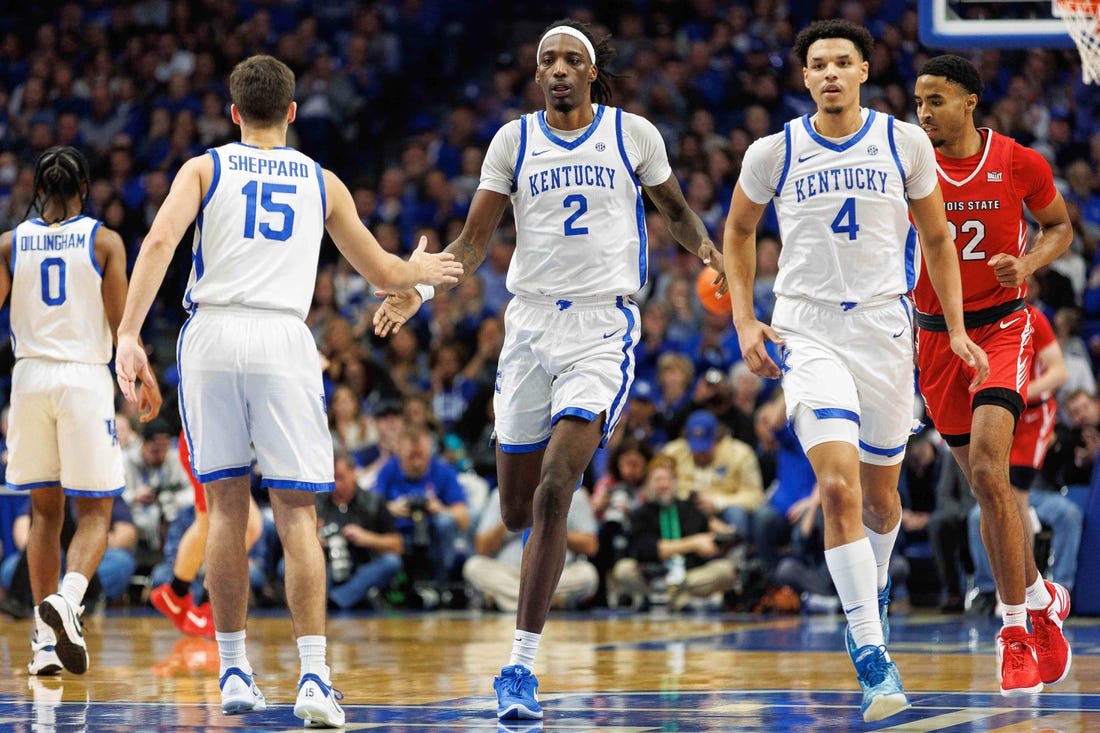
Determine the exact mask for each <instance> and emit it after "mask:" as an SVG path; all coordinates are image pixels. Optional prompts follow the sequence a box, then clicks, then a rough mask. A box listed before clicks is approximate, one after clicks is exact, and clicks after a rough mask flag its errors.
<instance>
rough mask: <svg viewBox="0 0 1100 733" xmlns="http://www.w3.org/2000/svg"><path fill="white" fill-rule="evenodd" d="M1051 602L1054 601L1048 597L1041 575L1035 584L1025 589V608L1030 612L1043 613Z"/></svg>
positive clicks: (1048, 592) (1048, 593)
mask: <svg viewBox="0 0 1100 733" xmlns="http://www.w3.org/2000/svg"><path fill="white" fill-rule="evenodd" d="M1052 600H1054V599H1053V598H1051V597H1050V591H1048V590H1047V584H1046V581H1045V580H1043V576H1042V575H1039V577H1037V578H1036V579H1035V582H1034V583H1032V584H1031V585H1029V586H1028V587H1027V607H1028V608H1030V609H1031V610H1032V611H1043V610H1045V609H1046V607H1047V606H1049V605H1050V602H1051V601H1052Z"/></svg>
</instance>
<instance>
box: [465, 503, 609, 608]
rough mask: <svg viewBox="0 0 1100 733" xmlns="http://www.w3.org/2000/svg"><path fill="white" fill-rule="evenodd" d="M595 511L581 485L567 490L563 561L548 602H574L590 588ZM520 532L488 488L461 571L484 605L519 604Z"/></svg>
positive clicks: (595, 582)
mask: <svg viewBox="0 0 1100 733" xmlns="http://www.w3.org/2000/svg"><path fill="white" fill-rule="evenodd" d="M597 531H598V530H597V524H596V517H595V516H594V515H593V514H592V508H591V507H590V506H589V503H588V493H587V491H585V490H584V489H583V488H581V489H578V490H577V491H575V492H573V498H572V501H571V502H570V504H569V516H568V518H567V519H566V529H565V532H566V534H565V543H566V554H565V567H564V568H563V569H562V573H561V578H560V579H559V580H558V587H557V590H556V591H554V596H553V600H552V606H553V607H554V608H577V607H579V606H581V605H583V604H585V603H587V602H588V601H589V600H591V599H592V597H593V596H594V595H595V594H596V589H597V588H598V586H599V580H600V579H599V573H598V571H597V570H596V568H595V566H594V565H592V563H591V562H589V558H593V557H595V556H596V553H597V550H598V547H599V542H598V539H597V536H596V534H597ZM526 534H527V533H526V532H509V531H508V529H507V527H505V526H504V519H503V517H502V516H501V513H500V495H499V494H498V493H497V492H496V491H493V492H492V493H491V494H489V498H488V500H487V501H486V503H485V507H484V509H483V510H482V512H481V519H480V521H479V522H478V526H477V533H476V534H475V535H474V551H475V552H476V553H477V554H475V555H474V556H472V557H470V558H469V559H468V560H466V563H465V565H463V567H462V576H463V577H464V578H465V579H466V582H467V583H469V584H470V585H471V586H473V587H474V589H475V590H477V591H478V592H479V593H481V594H482V595H483V596H484V597H485V602H486V605H492V606H495V607H496V608H497V609H498V610H501V611H510V612H514V611H515V610H516V607H517V606H518V604H519V582H520V573H519V571H520V564H521V563H522V561H523V548H524V546H525V545H526Z"/></svg>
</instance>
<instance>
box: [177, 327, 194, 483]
mask: <svg viewBox="0 0 1100 733" xmlns="http://www.w3.org/2000/svg"><path fill="white" fill-rule="evenodd" d="M193 315H195V312H194V311H191V315H190V316H188V317H187V320H186V321H184V322H183V325H182V326H181V327H180V335H179V337H178V338H177V339H176V374H177V375H178V377H179V381H177V382H176V396H177V399H178V401H179V403H180V419H181V420H182V421H183V438H184V440H186V441H187V460H188V461H189V462H190V463H191V473H195V442H194V441H193V440H191V426H190V425H189V424H188V422H187V405H185V404H184V402H183V368H182V367H183V363H182V361H181V360H180V357H181V356H182V355H183V337H184V336H185V335H187V329H188V328H189V327H190V326H191V316H193ZM196 478H197V474H196Z"/></svg>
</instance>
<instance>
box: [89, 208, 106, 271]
mask: <svg viewBox="0 0 1100 733" xmlns="http://www.w3.org/2000/svg"><path fill="white" fill-rule="evenodd" d="M102 225H103V222H101V221H97V222H96V223H95V224H94V225H93V226H92V233H91V234H90V235H88V256H89V257H90V258H91V260H92V269H93V270H95V271H96V273H97V274H98V275H99V277H100V279H103V268H102V267H100V266H99V262H98V261H97V260H96V258H95V235H96V233H97V232H99V228H100V227H101V226H102Z"/></svg>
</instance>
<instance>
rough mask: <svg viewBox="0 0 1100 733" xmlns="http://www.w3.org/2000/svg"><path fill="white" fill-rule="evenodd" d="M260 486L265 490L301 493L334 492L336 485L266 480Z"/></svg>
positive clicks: (330, 483)
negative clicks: (286, 490) (293, 490)
mask: <svg viewBox="0 0 1100 733" xmlns="http://www.w3.org/2000/svg"><path fill="white" fill-rule="evenodd" d="M260 486H262V487H263V488H265V489H298V490H299V491H316V492H322V491H332V490H333V489H335V488H336V484H335V483H334V482H332V481H322V482H320V483H318V482H316V481H290V480H288V479H281V478H265V479H263V480H261V481H260Z"/></svg>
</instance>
